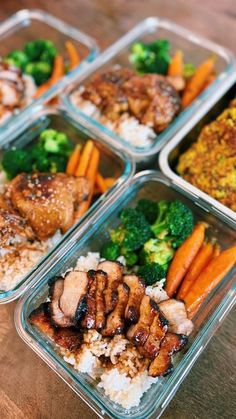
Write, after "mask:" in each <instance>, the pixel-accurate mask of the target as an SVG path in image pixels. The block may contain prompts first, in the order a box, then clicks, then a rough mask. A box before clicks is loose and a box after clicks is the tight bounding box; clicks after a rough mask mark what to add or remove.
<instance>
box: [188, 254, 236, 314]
mask: <svg viewBox="0 0 236 419" xmlns="http://www.w3.org/2000/svg"><path fill="white" fill-rule="evenodd" d="M235 263H236V246H233V247H230V248H229V249H227V250H224V251H223V252H221V253H220V254H219V256H217V257H215V258H213V259H212V260H211V262H210V263H209V264H208V266H207V267H206V269H204V270H203V271H202V273H201V274H200V275H199V277H198V278H197V280H196V281H195V283H194V284H193V286H192V287H191V289H190V290H189V292H188V293H187V294H186V296H185V298H184V302H185V306H186V309H187V313H188V317H189V318H192V317H193V316H194V315H195V314H196V312H197V310H198V309H199V307H200V306H201V304H202V303H203V301H204V300H205V299H206V297H207V296H208V294H209V293H210V292H211V291H212V290H213V289H214V288H215V287H216V286H217V285H218V284H219V283H220V281H221V280H222V279H223V278H224V277H225V275H226V274H227V273H228V272H229V271H230V269H231V268H232V267H233V266H234V264H235Z"/></svg>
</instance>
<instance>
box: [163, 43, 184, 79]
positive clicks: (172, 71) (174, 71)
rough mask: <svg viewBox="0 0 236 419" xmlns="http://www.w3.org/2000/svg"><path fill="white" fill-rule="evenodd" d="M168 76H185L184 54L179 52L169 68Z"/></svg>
mask: <svg viewBox="0 0 236 419" xmlns="http://www.w3.org/2000/svg"><path fill="white" fill-rule="evenodd" d="M167 74H168V76H182V75H183V53H182V51H181V50H179V49H178V50H177V51H176V53H175V55H174V57H173V58H172V60H171V62H170V64H169V67H168V73H167Z"/></svg>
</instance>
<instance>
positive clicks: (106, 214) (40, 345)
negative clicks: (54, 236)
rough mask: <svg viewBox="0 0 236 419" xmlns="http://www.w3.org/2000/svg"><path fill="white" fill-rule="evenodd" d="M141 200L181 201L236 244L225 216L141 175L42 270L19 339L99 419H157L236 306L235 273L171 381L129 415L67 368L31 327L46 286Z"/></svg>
mask: <svg viewBox="0 0 236 419" xmlns="http://www.w3.org/2000/svg"><path fill="white" fill-rule="evenodd" d="M140 198H148V199H154V200H162V199H167V200H171V199H180V200H182V201H183V202H185V203H186V204H187V205H188V206H189V207H190V208H191V209H192V210H193V212H194V215H195V219H196V220H198V219H200V220H204V221H206V222H207V223H208V224H209V229H208V236H209V237H212V236H213V237H216V238H217V240H218V241H219V244H220V245H221V246H222V248H226V247H228V246H231V245H232V244H233V243H235V238H236V226H235V223H233V222H226V221H225V218H224V216H223V215H221V216H219V217H216V216H215V215H212V214H211V213H210V212H209V211H208V210H207V209H206V208H205V206H204V203H202V201H201V200H200V199H198V200H194V199H193V197H192V196H191V195H189V194H188V193H186V192H185V191H183V190H181V188H180V187H178V186H176V185H174V184H173V183H172V182H171V181H170V180H168V179H167V178H166V177H164V176H163V175H162V174H161V173H159V172H150V171H147V172H141V173H139V174H137V175H136V176H135V177H134V178H133V180H132V182H131V183H130V185H126V187H125V188H123V190H122V191H120V192H119V194H117V196H116V198H114V199H113V200H112V202H110V204H109V205H106V208H105V207H104V210H101V211H99V212H97V213H96V214H93V216H91V217H90V219H87V223H86V224H84V225H83V228H77V229H76V230H75V231H74V232H73V233H72V234H71V236H70V238H68V240H67V242H66V243H65V242H64V244H63V245H62V246H60V248H58V250H57V252H55V253H54V255H53V257H52V258H51V260H50V261H48V263H47V264H44V266H43V267H42V270H41V272H38V273H37V275H36V276H35V282H34V286H33V288H32V289H31V290H29V291H28V292H27V294H26V295H24V296H23V298H22V299H21V300H20V302H19V303H18V305H17V308H16V311H15V325H16V328H17V331H18V333H19V335H20V336H21V338H22V339H23V340H24V341H25V342H26V343H27V344H28V345H29V346H30V347H31V349H33V350H34V351H35V352H36V353H37V354H38V355H39V356H40V357H41V358H42V359H43V360H44V361H45V362H46V363H47V364H48V365H49V366H50V368H52V369H53V370H54V371H55V372H56V373H57V374H58V375H59V376H60V377H61V378H62V379H63V380H64V381H65V382H66V383H67V384H68V385H69V386H70V387H71V388H72V389H73V390H74V391H75V392H76V393H77V394H78V395H79V396H80V397H81V398H82V399H83V400H84V401H85V402H86V403H87V404H88V406H90V408H91V409H93V410H94V411H95V412H96V413H97V414H98V416H99V417H107V418H108V417H112V418H119V419H121V418H122V419H124V418H127V417H128V418H135V419H141V418H143V419H144V418H145V419H147V418H153V419H154V418H157V417H159V416H160V415H161V413H162V412H163V411H164V409H165V408H166V406H167V405H168V403H169V402H170V400H171V399H172V397H173V396H174V394H175V392H176V391H177V389H178V388H179V386H180V384H181V382H182V381H183V380H184V378H185V377H186V375H187V374H188V372H189V371H190V370H191V368H192V366H193V364H194V362H195V361H196V360H197V358H198V356H199V355H200V353H201V352H202V351H203V349H204V347H205V346H206V344H207V343H208V342H209V340H210V338H211V337H212V336H213V334H214V332H215V331H216V329H217V327H218V326H219V324H220V323H221V321H222V320H223V318H224V317H225V315H226V314H227V313H228V312H229V310H230V309H231V308H232V306H233V304H234V303H235V300H236V286H235V275H234V274H235V270H231V271H230V272H229V274H228V275H227V276H226V277H225V278H224V280H223V281H222V282H221V283H220V285H219V286H218V287H217V288H216V289H215V290H214V291H213V292H212V293H211V294H210V295H209V297H208V298H207V299H206V301H205V303H204V304H203V305H202V308H201V310H200V311H199V313H198V315H197V316H195V318H194V319H193V321H194V325H195V327H194V330H193V332H192V334H191V335H190V338H189V344H188V347H187V349H186V351H185V352H184V353H179V354H178V356H175V357H174V366H175V370H174V372H173V373H172V375H170V376H168V377H161V378H159V380H158V382H157V383H155V384H153V385H152V387H151V388H150V389H149V390H148V391H147V392H146V393H145V394H144V395H143V397H142V399H141V402H140V404H139V406H138V407H134V408H132V409H130V410H126V409H124V408H122V407H121V406H120V405H118V404H115V403H113V402H112V401H111V400H110V399H109V398H108V397H107V396H106V395H105V394H104V391H103V390H102V389H101V388H99V387H97V385H96V384H97V382H95V381H94V380H92V379H91V377H89V376H88V375H86V374H82V373H79V372H78V371H76V370H75V369H74V368H73V366H71V365H69V364H68V363H66V362H65V360H64V359H63V358H62V357H61V356H60V355H59V354H58V350H57V348H56V346H55V345H54V344H53V343H52V342H51V341H50V340H49V339H48V338H47V336H45V335H44V334H42V333H40V332H39V331H38V330H37V329H36V328H34V327H33V326H32V325H31V323H30V321H29V315H30V313H31V312H32V310H34V309H35V308H37V307H38V306H39V305H40V304H41V303H42V302H44V301H45V300H46V298H47V296H48V280H49V279H50V278H52V277H54V276H55V275H60V273H63V272H65V271H66V270H67V269H68V268H70V267H73V266H75V264H76V261H77V259H78V257H79V256H81V255H86V254H87V252H88V251H92V252H96V251H99V249H100V247H101V245H102V244H103V243H104V242H105V241H106V240H107V238H108V230H109V229H111V228H113V227H114V226H117V221H118V218H117V216H118V213H119V212H120V210H121V209H122V208H124V207H127V206H130V205H133V204H134V203H135V202H137V200H138V199H140Z"/></svg>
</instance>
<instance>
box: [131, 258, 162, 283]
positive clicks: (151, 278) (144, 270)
mask: <svg viewBox="0 0 236 419" xmlns="http://www.w3.org/2000/svg"><path fill="white" fill-rule="evenodd" d="M137 274H138V276H139V277H140V278H142V279H144V281H145V283H146V285H152V284H155V282H157V281H160V280H161V279H163V278H165V276H166V269H165V268H164V267H163V266H161V265H158V263H149V264H147V265H144V266H140V267H139V269H138V272H137Z"/></svg>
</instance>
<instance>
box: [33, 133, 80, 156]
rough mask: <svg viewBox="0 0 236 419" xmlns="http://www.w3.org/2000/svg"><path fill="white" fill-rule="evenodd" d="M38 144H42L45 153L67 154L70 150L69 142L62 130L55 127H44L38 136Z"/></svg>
mask: <svg viewBox="0 0 236 419" xmlns="http://www.w3.org/2000/svg"><path fill="white" fill-rule="evenodd" d="M39 144H40V145H43V148H44V150H45V151H46V152H47V153H53V154H59V155H62V156H67V157H68V156H69V155H70V153H71V150H72V146H71V143H70V141H69V139H68V137H67V135H66V134H65V133H64V132H58V131H56V130H55V129H45V130H44V131H43V132H41V134H40V137H39Z"/></svg>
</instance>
